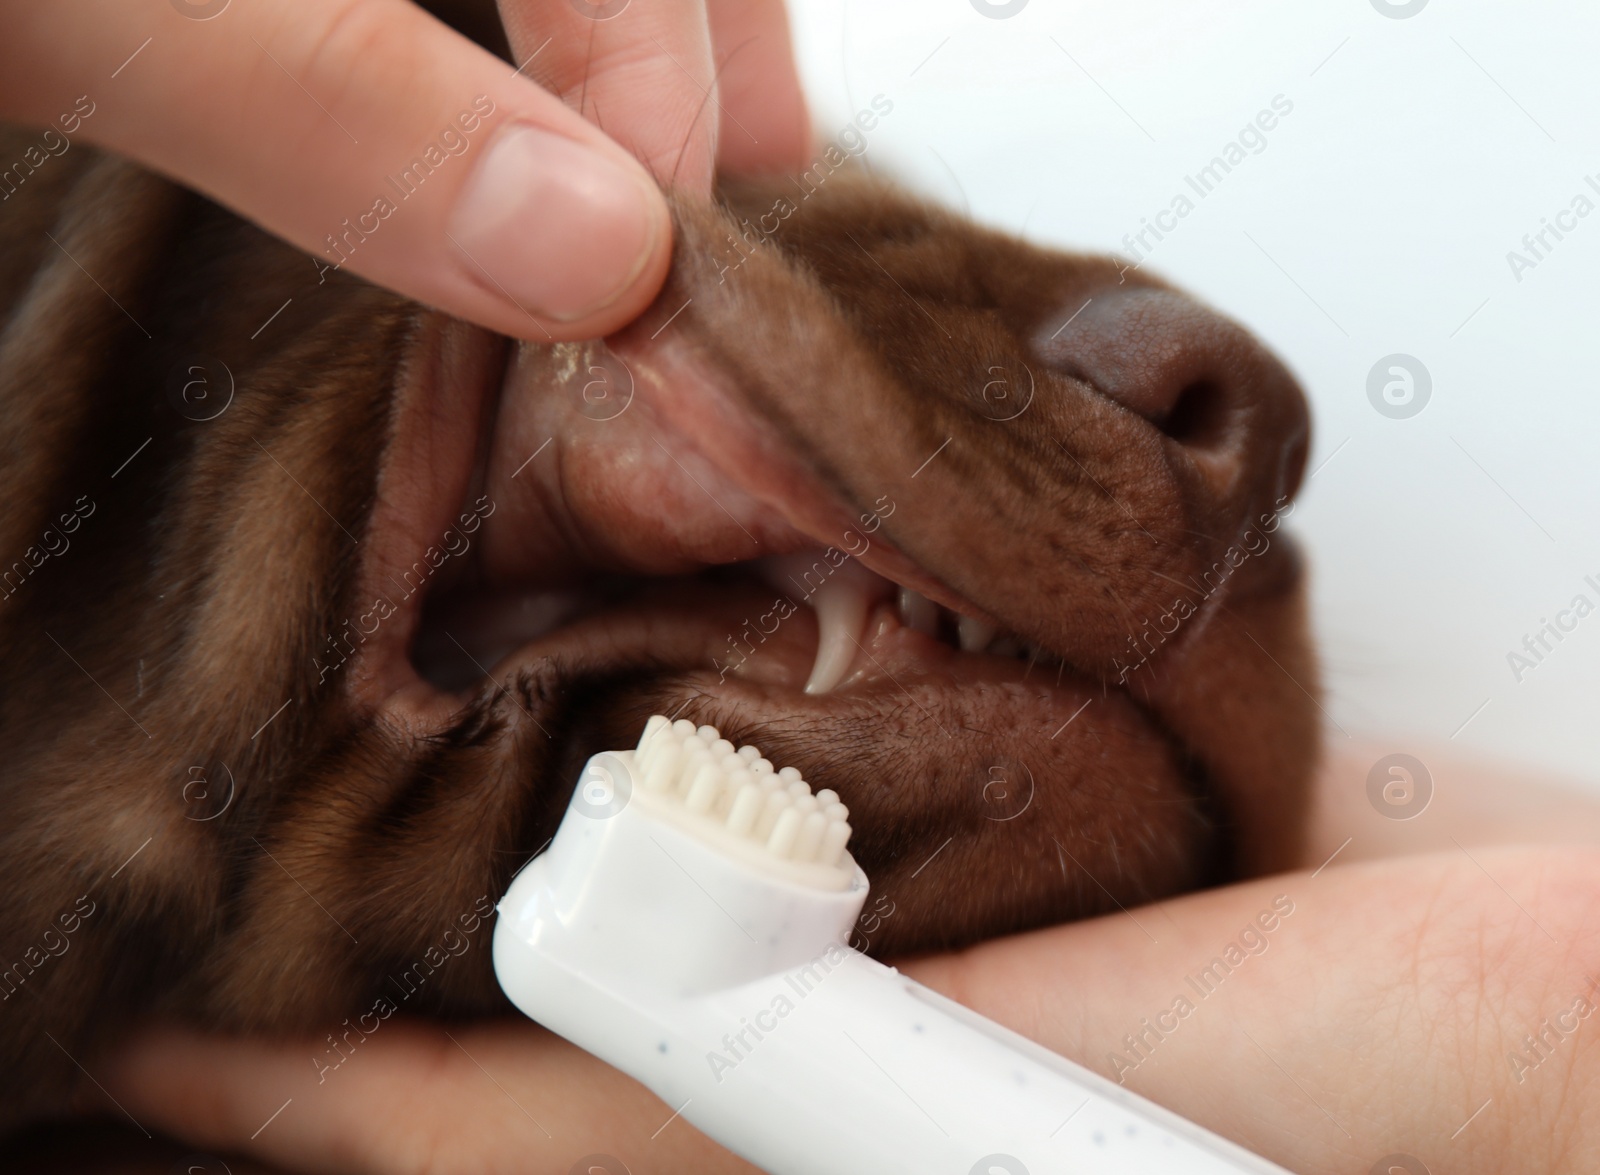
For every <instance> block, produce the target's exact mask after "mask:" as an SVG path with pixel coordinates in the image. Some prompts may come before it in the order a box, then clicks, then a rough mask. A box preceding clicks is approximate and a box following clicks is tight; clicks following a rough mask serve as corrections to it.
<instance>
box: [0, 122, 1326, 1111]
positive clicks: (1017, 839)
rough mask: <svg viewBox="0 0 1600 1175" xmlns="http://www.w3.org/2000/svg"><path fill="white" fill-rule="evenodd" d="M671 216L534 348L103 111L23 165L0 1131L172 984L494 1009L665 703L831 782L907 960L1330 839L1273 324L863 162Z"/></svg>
mask: <svg viewBox="0 0 1600 1175" xmlns="http://www.w3.org/2000/svg"><path fill="white" fill-rule="evenodd" d="M29 141H30V140H29V137H28V134H27V133H26V132H18V133H16V134H11V133H9V132H8V133H7V134H6V135H5V137H4V138H3V139H0V148H3V152H4V153H5V155H6V157H10V155H11V153H12V148H13V147H14V146H15V147H16V148H17V149H18V150H21V149H22V147H23V146H25V145H26V143H27V142H29ZM675 212H676V220H677V232H678V238H677V239H678V245H677V252H676V261H675V264H674V268H673V272H672V275H671V277H670V279H669V281H668V283H667V286H666V288H665V289H664V290H663V292H662V294H661V296H660V298H659V299H658V301H657V303H656V304H655V305H654V306H653V307H652V309H651V310H650V311H649V312H647V313H646V315H645V316H644V317H643V318H642V319H641V320H640V321H638V322H637V323H636V324H634V325H633V326H632V327H630V328H629V329H628V330H627V331H625V332H623V333H622V334H621V335H619V336H616V337H614V338H612V339H610V340H608V341H607V342H604V343H601V342H593V343H586V344H564V345H557V346H547V345H538V344H532V343H529V344H513V343H509V342H507V341H506V340H504V339H500V338H496V337H492V336H490V335H488V334H486V333H485V332H483V331H480V330H478V329H476V328H473V327H469V326H467V325H464V324H462V323H459V322H455V321H451V320H448V319H445V318H443V317H441V316H439V315H438V314H435V313H432V312H430V311H427V310H425V309H424V308H421V307H418V306H416V305H414V304H411V303H408V302H406V301H404V300H402V299H400V298H398V297H397V296H394V295H392V294H389V293H386V292H384V291H382V290H379V289H376V288H374V287H371V286H369V285H366V284H364V283H362V282H360V281H358V280H355V279H352V278H349V277H348V276H346V275H343V274H339V273H332V272H328V271H326V270H325V269H324V268H321V267H318V266H317V265H315V264H314V263H313V262H312V261H311V260H310V259H308V258H307V257H305V256H304V255H302V254H299V253H297V252H296V251H294V250H292V249H291V248H289V247H287V246H285V245H282V244H280V243H278V242H276V241H275V240H273V239H272V238H270V237H268V236H266V235H265V234H263V233H262V232H260V231H258V230H256V229H254V228H252V227H250V226H249V225H247V224H245V223H243V222H241V221H240V220H238V219H237V218H235V217H233V216H232V215H230V214H229V213H227V212H225V211H222V210H220V209H219V208H217V207H216V206H214V205H212V204H210V203H208V202H207V201H205V200H203V199H201V198H200V197H198V196H195V195H193V194H190V193H188V192H185V191H183V190H181V189H178V188H176V187H174V186H172V185H171V184H169V183H166V182H164V181H162V180H160V179H158V178H155V177H154V176H151V175H149V174H147V173H145V172H143V171H141V170H139V169H138V168H136V167H133V166H131V165H129V164H127V163H125V162H122V161H119V160H116V159H114V158H110V157H106V156H98V155H96V154H94V153H93V152H91V151H90V150H88V149H86V148H79V149H75V150H73V151H71V152H69V153H67V154H65V155H63V156H61V157H59V158H51V159H50V160H49V161H48V163H47V165H45V166H41V167H40V168H38V169H37V170H36V172H35V173H34V174H33V175H32V176H31V177H30V178H29V179H28V182H27V183H26V184H25V185H23V186H22V187H21V188H19V189H18V191H17V193H16V194H15V195H13V196H12V197H11V198H10V199H9V200H8V201H7V202H6V204H5V205H4V206H0V322H3V324H4V327H3V335H0V446H3V447H4V458H3V460H0V485H3V492H4V500H5V502H6V504H7V505H6V509H5V511H4V512H3V513H0V650H3V655H4V660H3V665H4V668H3V670H0V672H3V674H4V682H3V687H0V747H4V748H5V753H6V769H5V772H4V776H3V779H4V784H3V787H4V792H3V799H0V805H3V808H0V811H3V813H4V819H3V822H0V881H3V884H4V889H5V893H6V900H5V902H4V903H3V905H0V1059H3V1060H4V1062H5V1065H4V1074H5V1076H4V1077H0V1107H3V1109H0V1126H9V1125H14V1124H16V1123H18V1122H21V1121H24V1120H26V1119H28V1118H29V1117H31V1116H35V1115H38V1114H40V1113H44V1112H48V1111H50V1110H52V1109H55V1108H58V1107H59V1106H60V1105H61V1104H62V1101H63V1098H64V1096H65V1095H66V1093H67V1091H68V1089H69V1088H70V1086H71V1084H72V1082H73V1080H74V1079H75V1077H76V1073H77V1069H76V1067H75V1065H74V1060H73V1059H74V1058H76V1057H81V1056H83V1055H85V1054H86V1053H87V1052H88V1051H89V1050H90V1049H91V1048H92V1047H94V1046H95V1045H96V1043H97V1042H99V1041H101V1040H103V1039H104V1038H105V1037H106V1035H107V1034H108V1033H113V1032H115V1031H116V1030H117V1029H118V1028H119V1027H120V1026H121V1025H123V1024H126V1023H128V1022H129V1021H130V1020H131V1019H133V1018H134V1017H137V1016H143V1015H152V1014H161V1015H172V1016H179V1017H183V1018H185V1019H188V1020H191V1021H195V1022H200V1023H204V1024H208V1025H214V1026H219V1027H225V1028H229V1029H238V1030H252V1031H285V1030H290V1029H294V1030H305V1029H310V1028H321V1027H323V1026H326V1027H330V1028H331V1027H333V1026H334V1025H337V1024H340V1023H341V1022H342V1021H343V1020H345V1019H347V1018H352V1017H355V1016H357V1014H358V1013H360V1012H361V1011H362V1010H364V1009H367V1008H369V1007H371V1006H372V1005H373V1003H374V1001H375V1000H378V999H386V1000H388V1001H390V1002H391V1003H392V1004H393V1005H394V1006H396V1007H401V1008H403V1009H405V1010H407V1011H411V1012H416V1011H422V1012H428V1013H435V1014H447V1015H451V1016H466V1015H477V1014H483V1013H488V1012H493V1011H496V1010H500V1009H502V1008H503V1007H504V1006H505V1005H504V1003H503V1001H502V999H501V997H500V996H499V994H498V991H497V988H496V986H495V983H494V979H493V975H492V973H491V969H490V964H489V956H488V952H487V950H486V949H485V948H486V946H487V941H488V935H487V926H488V921H489V918H490V916H491V909H492V904H493V902H494V900H495V899H496V898H497V897H498V895H499V894H500V893H501V891H502V890H503V889H504V887H505V885H506V884H507V882H508V880H509V879H510V877H511V876H512V874H513V873H514V872H515V871H516V869H517V868H518V867H519V866H520V865H521V864H522V863H523V862H525V861H526V860H527V859H528V858H529V856H530V855H531V854H533V853H534V852H536V851H537V850H538V849H539V848H540V847H541V846H542V845H543V844H544V843H545V841H546V840H547V839H548V838H549V836H550V835H551V834H552V832H553V831H554V828H555V826H556V824H557V822H558V821H559V819H560V816H561V813H562V810H563V808H564V807H565V804H566V802H567V798H568V796H569V794H570V790H571V787H572V782H573V779H574V776H575V772H576V769H577V767H578V766H579V765H580V764H581V763H582V761H583V760H584V758H585V757H586V756H588V755H589V754H591V753H592V752H594V751H597V750H600V749H604V748H609V747H615V746H624V745H629V744H631V743H632V742H633V740H634V739H635V738H636V737H637V734H638V732H639V730H640V728H641V726H642V724H643V722H644V719H645V717H646V716H647V715H649V714H650V713H653V712H665V713H669V714H673V715H678V716H683V717H688V718H692V719H694V720H696V721H701V722H711V723H714V724H716V725H718V726H719V727H721V728H722V729H723V730H724V731H725V732H726V733H727V736H728V737H729V738H732V739H734V740H735V741H738V742H743V741H750V742H755V743H757V744H758V745H759V746H761V747H762V748H763V749H764V750H766V751H767V752H768V753H770V754H771V755H772V757H773V758H775V759H778V760H781V761H783V762H785V763H792V764H794V765H795V766H797V767H799V768H801V770H802V771H803V772H804V773H805V775H806V777H807V778H808V779H810V780H812V781H814V782H815V783H816V785H817V786H827V787H831V788H834V789H835V790H837V791H838V792H839V793H840V794H841V795H842V796H843V797H844V799H845V801H846V802H847V803H848V805H849V807H850V810H851V820H852V823H854V824H855V825H856V827H857V830H858V831H857V835H856V839H855V841H854V842H853V844H852V846H851V848H852V851H853V852H854V854H855V855H856V857H857V859H858V860H859V861H860V863H861V865H862V866H863V867H864V868H865V869H866V871H867V873H868V875H869V876H870V877H871V878H872V880H873V885H874V889H875V891H876V895H877V896H876V897H875V899H874V902H873V903H869V911H870V914H869V918H868V919H867V920H864V922H863V925H862V939H863V940H864V944H865V945H868V946H870V948H871V949H872V950H873V951H874V952H890V953H895V952H907V951H914V950H923V949H932V948H946V947H952V946H958V945H961V944H964V943H969V942H972V941H974V940H976V939H978V938H981V937H985V936H990V935H996V934H1002V933H1006V932H1011V931H1016V930H1021V929H1023V928H1027V927H1032V926H1038V925H1041V924H1045V923H1048V922H1052V921H1057V920H1061V919H1067V918H1075V917H1081V916H1085V915H1090V914H1095V913H1100V912H1104V911H1107V910H1114V909H1116V908H1117V907H1118V906H1132V905H1135V904H1137V903H1140V902H1144V901H1148V900H1151V899H1154V898H1159V897H1161V896H1163V895H1170V894H1173V893H1177V892H1180V891H1182V890H1186V889H1190V888H1193V887H1196V886H1201V885H1207V884H1213V883H1216V882H1219V881H1223V880H1228V879H1232V878H1237V877H1240V876H1244V875H1248V874H1252V873H1258V872H1262V871H1266V870H1270V869H1273V868H1276V867H1281V866H1285V865H1287V864H1289V863H1290V862H1292V861H1293V859H1294V857H1295V853H1296V850H1297V848H1298V844H1299V836H1300V828H1301V824H1302V817H1303V814H1304V809H1305V806H1306V797H1307V781H1308V777H1309V774H1310V771H1311V767H1312V763H1313V759H1314V755H1315V749H1316V742H1317V738H1316V731H1317V723H1316V721H1315V706H1314V703H1313V701H1312V698H1311V695H1310V693H1308V692H1307V691H1308V690H1314V689H1315V667H1314V664H1313V660H1312V656H1311V653H1310V650H1309V644H1308V640H1307V635H1306V626H1305V620H1304V615H1303V599H1302V572H1301V567H1300V563H1299V561H1298V559H1297V557H1296V555H1295V553H1294V550H1293V547H1292V546H1291V545H1290V543H1289V542H1288V540H1287V538H1286V537H1285V536H1284V535H1283V533H1282V532H1281V531H1280V529H1279V526H1280V523H1281V521H1282V519H1283V518H1284V516H1285V515H1286V514H1287V513H1288V512H1289V511H1290V510H1291V509H1292V495H1293V493H1294V491H1295V488H1296V486H1297V484H1298V481H1299V479H1300V476H1301V472H1302V467H1303V464H1304V460H1305V454H1306V451H1307V440H1308V422H1307V413H1306V407H1305V403H1304V400H1303V397H1302V396H1301V393H1300V391H1299V390H1298V388H1297V387H1296V385H1295V384H1294V382H1293V380H1292V379H1291V378H1290V377H1289V375H1288V374H1287V373H1286V372H1285V371H1284V369H1283V368H1282V366H1281V365H1280V364H1279V363H1278V362H1277V361H1276V360H1274V359H1273V358H1272V357H1271V356H1270V355H1269V354H1268V353H1267V352H1265V351H1264V350H1263V349H1262V348H1261V347H1260V346H1259V345H1257V344H1256V343H1255V342H1254V341H1253V340H1252V339H1251V338H1250V337H1249V336H1248V335H1247V333H1246V332H1244V331H1243V330H1242V329H1240V328H1239V327H1237V326H1235V325H1233V324H1231V323H1229V322H1227V321H1226V320H1224V319H1222V318H1220V317H1218V316H1217V315H1215V314H1213V313H1211V312H1210V311H1208V310H1206V309H1204V308H1202V307H1201V306H1199V305H1198V304H1196V303H1195V302H1193V301H1191V300H1190V299H1188V298H1187V297H1185V296H1184V295H1182V294H1179V293H1176V292H1174V291H1172V290H1170V289H1168V288H1166V287H1165V286H1162V285H1160V284H1159V283H1156V282H1154V281H1152V280H1151V279H1149V278H1148V277H1145V276H1143V275H1140V274H1133V273H1121V272H1120V271H1119V269H1118V267H1117V266H1116V265H1114V264H1113V263H1111V262H1110V261H1107V260H1101V259H1095V258H1088V257H1081V256H1072V255H1067V254H1062V253H1057V252H1051V251H1047V250H1044V249H1039V248H1036V247H1032V246H1029V245H1027V244H1024V243H1022V242H1020V241H1018V240H1015V239H1013V238H1009V237H1005V236H1002V235H999V234H996V233H993V232H989V231H986V230H984V229H981V228H979V227H976V226H974V225H973V224H971V223H968V222H966V221H963V220H961V219H959V218H956V217H953V216H951V215H949V214H946V213H944V212H941V211H938V210H935V209H932V208H929V207H927V206H925V205H923V204H921V203H919V202H917V201H915V200H912V199H910V198H908V197H907V196H905V195H904V194H902V193H900V192H897V191H896V190H895V189H893V188H892V187H890V186H887V185H885V184H882V183H879V182H875V181H872V180H870V179H867V178H864V177H863V176H861V175H856V174H851V173H848V172H847V171H844V170H838V171H831V173H830V174H828V175H827V176H826V177H825V182H824V183H822V184H816V183H815V182H810V183H808V184H805V185H797V184H795V183H793V182H790V181H775V182H771V183H764V184H759V185H744V186H737V185H736V186H729V187H726V188H725V189H724V191H723V203H722V204H720V205H718V206H710V205H706V204H704V203H698V202H692V201H686V200H679V201H677V202H676V206H675ZM808 682H809V683H810V689H809V691H808V690H806V689H805V688H804V687H806V686H807V683H808ZM880 898H881V900H879V899H880Z"/></svg>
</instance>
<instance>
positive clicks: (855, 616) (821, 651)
mask: <svg viewBox="0 0 1600 1175" xmlns="http://www.w3.org/2000/svg"><path fill="white" fill-rule="evenodd" d="M807 603H809V604H810V605H811V609H812V611H813V612H815V613H816V616H817V657H816V660H815V661H814V662H813V663H812V666H811V676H810V677H809V678H808V679H807V680H806V689H805V692H806V693H808V694H825V693H828V692H829V691H830V690H832V689H833V688H834V687H835V686H836V685H838V684H839V683H840V682H841V681H843V680H844V675H845V673H846V672H847V671H848V670H849V668H850V663H851V662H852V661H854V660H855V659H856V652H857V651H858V649H859V647H860V642H861V637H862V635H863V632H864V630H865V629H866V626H867V613H868V612H869V611H871V609H872V596H871V594H870V592H869V591H868V590H867V587H866V585H865V584H863V583H861V582H860V581H859V580H858V579H857V578H856V577H855V576H852V575H848V574H846V573H844V571H843V569H841V571H840V572H838V573H836V574H835V575H834V576H833V578H831V579H830V580H828V582H826V583H824V584H823V585H822V586H821V587H820V588H818V589H817V590H816V591H815V592H813V593H811V598H810V599H809V600H808V601H807Z"/></svg>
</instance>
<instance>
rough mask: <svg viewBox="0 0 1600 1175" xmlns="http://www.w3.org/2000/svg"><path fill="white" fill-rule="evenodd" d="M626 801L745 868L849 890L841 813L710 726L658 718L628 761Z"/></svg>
mask: <svg viewBox="0 0 1600 1175" xmlns="http://www.w3.org/2000/svg"><path fill="white" fill-rule="evenodd" d="M630 766H631V774H632V777H633V783H634V786H633V796H634V798H635V799H636V800H642V802H643V803H644V804H645V806H647V807H648V809H649V810H650V812H651V813H652V814H653V815H656V816H659V817H662V818H665V819H668V820H671V821H672V822H673V823H675V824H677V825H678V826H680V827H682V828H685V829H686V830H688V831H692V832H694V833H695V834H696V835H697V836H699V837H700V838H701V839H704V840H708V841H710V842H711V843H713V844H715V845H717V846H718V847H720V848H722V849H723V850H724V851H726V852H729V853H731V854H732V855H734V856H736V857H737V858H739V859H740V860H741V861H744V862H746V863H748V864H752V865H756V866H758V867H760V868H762V869H764V870H766V871H767V872H768V873H775V874H777V875H779V876H781V877H784V878H785V879H787V880H790V881H795V882H798V883H800V884H807V885H813V886H817V887H819V888H823V889H845V888H848V887H849V886H850V885H851V883H852V880H853V879H854V877H855V874H856V863H855V861H854V859H852V858H851V856H850V854H849V853H848V852H846V851H845V846H846V844H848V843H849V840H850V811H849V809H848V808H846V807H845V806H844V804H842V803H840V801H839V796H838V794H837V793H836V792H834V791H832V790H831V789H829V788H823V789H822V790H821V791H818V792H815V793H813V792H812V790H811V787H810V785H809V784H807V783H806V781H805V780H804V779H802V778H801V776H800V772H799V771H797V770H796V769H795V768H793V767H783V768H775V767H774V766H773V765H772V763H770V762H769V761H768V760H767V759H765V758H764V757H763V756H762V754H761V752H760V751H759V750H757V749H756V748H755V747H752V746H744V747H738V748H735V747H734V745H733V744H732V743H730V742H729V741H728V740H727V739H725V738H723V737H722V735H721V734H720V733H719V732H718V731H717V728H716V727H714V726H698V727H697V726H696V725H695V724H694V723H692V722H689V721H686V720H684V719H679V720H678V721H677V722H671V721H668V719H667V718H666V717H665V716H664V715H661V714H657V715H655V716H653V717H652V718H651V719H650V721H649V722H647V723H646V724H645V728H644V734H643V735H642V736H641V737H640V739H639V745H638V746H637V747H636V748H635V749H634V751H633V755H632V763H631V764H630Z"/></svg>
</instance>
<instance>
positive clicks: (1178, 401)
mask: <svg viewBox="0 0 1600 1175" xmlns="http://www.w3.org/2000/svg"><path fill="white" fill-rule="evenodd" d="M1040 333H1041V337H1040V338H1039V340H1038V342H1037V352H1038V354H1039V356H1040V358H1041V359H1042V360H1044V361H1045V362H1046V363H1048V364H1049V365H1050V366H1051V367H1053V368H1055V369H1056V370H1057V371H1060V372H1062V373H1064V374H1067V375H1071V376H1074V377H1077V378H1079V379H1083V380H1085V381H1087V382H1088V383H1089V384H1091V385H1092V386H1093V387H1094V388H1095V389H1096V390H1097V391H1099V392H1100V393H1101V394H1102V395H1104V396H1106V397H1107V398H1108V399H1111V400H1114V401H1116V402H1117V403H1119V404H1121V405H1122V406H1123V407H1124V408H1127V409H1128V410H1129V411H1131V412H1136V413H1138V414H1139V415H1140V416H1142V417H1144V418H1145V419H1146V420H1148V421H1149V422H1150V423H1151V424H1152V425H1154V426H1155V427H1156V428H1158V429H1160V430H1161V431H1162V432H1163V433H1165V434H1166V435H1167V436H1169V437H1171V438H1172V439H1173V440H1174V441H1176V442H1177V443H1178V444H1179V445H1181V446H1182V447H1183V449H1184V451H1185V452H1186V453H1187V454H1188V456H1189V457H1190V458H1191V459H1192V461H1193V462H1194V464H1195V467H1196V468H1197V469H1199V470H1200V471H1201V473H1202V474H1203V475H1204V476H1205V477H1206V479H1207V480H1208V481H1209V482H1210V483H1211V485H1212V488H1213V489H1214V491H1215V492H1216V493H1218V494H1219V495H1221V496H1223V497H1232V495H1233V493H1234V492H1235V491H1236V490H1239V489H1241V488H1245V487H1246V485H1247V484H1248V485H1251V486H1254V485H1258V484H1259V485H1260V486H1263V487H1264V486H1266V485H1267V484H1268V483H1269V482H1272V483H1273V484H1279V483H1282V482H1283V481H1285V480H1288V481H1291V482H1292V480H1293V478H1292V477H1288V478H1286V477H1285V474H1286V473H1288V472H1290V470H1292V469H1293V468H1295V467H1296V463H1295V461H1294V460H1293V458H1292V450H1293V448H1294V446H1295V445H1296V444H1297V443H1298V444H1303V442H1304V436H1305V433H1306V428H1307V420H1306V407H1305V400H1304V397H1303V396H1302V395H1301V393H1300V390H1299V388H1298V387H1297V386H1296V384H1295V382H1294V379H1293V378H1292V377H1291V376H1290V375H1289V373H1288V372H1287V371H1285V370H1284V368H1283V366H1282V365H1281V364H1280V363H1279V362H1278V361H1277V360H1276V359H1275V358H1274V357H1273V356H1272V355H1271V354H1270V353H1269V352H1268V351H1267V350H1266V349H1265V348H1264V347H1262V346H1261V345H1260V344H1259V343H1257V342H1256V340H1255V339H1254V338H1253V337H1251V335H1250V333H1249V332H1248V331H1246V330H1245V329H1244V328H1243V327H1241V326H1239V325H1237V324H1236V323H1233V322H1230V321H1229V320H1228V319H1226V318H1224V317H1222V316H1221V315H1220V314H1217V313H1215V312H1213V311H1211V310H1209V309H1207V308H1206V307H1205V306H1202V305H1201V304H1200V303H1199V302H1197V301H1195V300H1194V299H1193V298H1190V297H1187V296H1185V295H1183V294H1180V293H1178V292H1176V291H1173V290H1161V289H1133V288H1113V289H1111V290H1105V291H1102V292H1100V293H1097V294H1095V295H1094V296H1093V297H1092V298H1090V299H1089V301H1088V303H1087V304H1086V305H1085V306H1084V307H1083V308H1082V310H1081V311H1079V312H1078V313H1077V314H1075V315H1074V316H1073V318H1072V319H1071V321H1069V322H1068V324H1067V325H1066V326H1065V327H1062V328H1060V329H1058V330H1056V331H1055V333H1054V334H1051V335H1049V336H1048V337H1043V336H1044V331H1041V332H1040ZM1286 461H1287V466H1288V467H1289V468H1288V469H1286Z"/></svg>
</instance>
